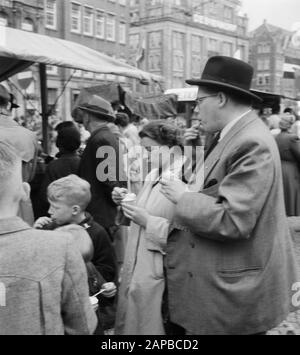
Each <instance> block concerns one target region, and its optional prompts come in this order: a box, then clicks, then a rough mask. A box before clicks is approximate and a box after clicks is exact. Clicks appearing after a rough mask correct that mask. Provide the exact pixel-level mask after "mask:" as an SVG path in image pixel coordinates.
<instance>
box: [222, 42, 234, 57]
mask: <svg viewBox="0 0 300 355" xmlns="http://www.w3.org/2000/svg"><path fill="white" fill-rule="evenodd" d="M232 54H233V44H232V43H229V42H224V43H223V55H226V56H228V57H232Z"/></svg>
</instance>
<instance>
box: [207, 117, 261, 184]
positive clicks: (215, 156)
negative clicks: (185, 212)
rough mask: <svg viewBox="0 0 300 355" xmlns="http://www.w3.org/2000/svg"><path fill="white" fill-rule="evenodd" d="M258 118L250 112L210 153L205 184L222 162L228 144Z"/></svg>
mask: <svg viewBox="0 0 300 355" xmlns="http://www.w3.org/2000/svg"><path fill="white" fill-rule="evenodd" d="M257 119H258V117H257V115H256V114H255V113H254V112H253V111H252V112H250V113H249V114H248V115H247V116H245V117H244V118H243V119H241V120H240V121H238V122H237V123H236V124H235V125H234V126H233V127H232V129H231V130H230V131H229V132H228V133H227V134H226V136H225V137H224V138H223V139H222V140H221V142H219V143H218V144H217V145H216V147H215V149H214V150H213V151H212V152H211V153H210V155H209V156H208V157H207V159H206V161H205V162H204V167H205V171H204V183H205V182H207V180H208V178H209V176H210V174H211V173H212V171H213V169H214V167H215V166H216V164H217V163H218V161H219V160H220V158H221V156H222V154H223V152H224V149H225V148H226V146H227V144H228V143H229V142H230V141H231V140H232V139H234V137H235V136H236V135H237V134H238V133H239V132H240V131H241V130H242V129H244V128H245V127H247V126H248V125H249V124H250V123H251V122H253V121H255V120H257Z"/></svg>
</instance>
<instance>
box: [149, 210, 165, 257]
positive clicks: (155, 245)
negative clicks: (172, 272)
mask: <svg viewBox="0 0 300 355" xmlns="http://www.w3.org/2000/svg"><path fill="white" fill-rule="evenodd" d="M169 228H170V222H169V221H168V220H167V219H166V218H162V217H156V216H150V217H149V219H148V222H147V226H146V232H145V238H146V244H147V249H148V250H152V251H158V252H160V253H161V254H163V255H165V254H166V252H165V250H166V245H167V239H168V234H169Z"/></svg>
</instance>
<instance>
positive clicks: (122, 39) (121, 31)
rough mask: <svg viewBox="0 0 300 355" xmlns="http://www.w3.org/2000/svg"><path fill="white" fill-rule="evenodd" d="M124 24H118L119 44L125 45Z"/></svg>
mask: <svg viewBox="0 0 300 355" xmlns="http://www.w3.org/2000/svg"><path fill="white" fill-rule="evenodd" d="M126 37H127V36H126V23H124V22H121V23H120V24H119V42H120V43H121V44H126Z"/></svg>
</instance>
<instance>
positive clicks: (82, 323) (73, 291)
mask: <svg viewBox="0 0 300 355" xmlns="http://www.w3.org/2000/svg"><path fill="white" fill-rule="evenodd" d="M62 288H63V289H62V318H63V322H64V328H65V333H66V334H68V335H91V334H93V332H94V331H95V329H96V325H97V317H96V314H95V312H94V311H93V309H92V307H91V305H90V302H89V290H88V280H87V272H86V267H85V265H84V262H83V259H82V257H81V255H80V254H79V252H78V251H77V249H75V247H74V246H73V245H72V243H71V238H70V239H68V245H67V252H66V264H65V272H64V278H63V285H62Z"/></svg>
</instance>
